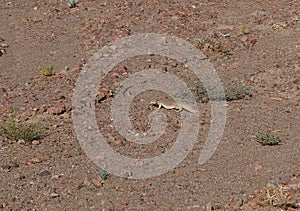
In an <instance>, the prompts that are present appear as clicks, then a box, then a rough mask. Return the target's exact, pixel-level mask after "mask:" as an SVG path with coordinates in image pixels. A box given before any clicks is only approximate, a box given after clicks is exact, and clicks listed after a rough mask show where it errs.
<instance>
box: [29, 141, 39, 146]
mask: <svg viewBox="0 0 300 211" xmlns="http://www.w3.org/2000/svg"><path fill="white" fill-rule="evenodd" d="M31 144H32V145H39V144H40V142H39V141H37V140H33V141H32V142H31Z"/></svg>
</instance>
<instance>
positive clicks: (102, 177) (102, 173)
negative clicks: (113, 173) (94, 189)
mask: <svg viewBox="0 0 300 211" xmlns="http://www.w3.org/2000/svg"><path fill="white" fill-rule="evenodd" d="M108 176H109V174H108V173H107V172H106V171H104V170H100V177H101V179H102V180H106V179H107V178H108Z"/></svg>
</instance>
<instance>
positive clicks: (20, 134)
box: [0, 113, 43, 142]
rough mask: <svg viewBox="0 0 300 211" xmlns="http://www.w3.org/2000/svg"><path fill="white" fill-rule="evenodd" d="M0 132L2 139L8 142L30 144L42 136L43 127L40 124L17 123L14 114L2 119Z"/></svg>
mask: <svg viewBox="0 0 300 211" xmlns="http://www.w3.org/2000/svg"><path fill="white" fill-rule="evenodd" d="M0 132H1V134H2V135H3V136H4V137H6V138H8V139H10V140H15V141H19V140H24V141H25V142H31V141H33V140H36V139H39V138H40V137H41V136H42V132H43V126H42V124H41V123H40V122H38V123H28V122H19V121H18V119H17V114H16V113H14V114H13V115H12V116H10V117H7V118H2V121H1V122H0Z"/></svg>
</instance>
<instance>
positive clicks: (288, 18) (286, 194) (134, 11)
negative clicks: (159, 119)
mask: <svg viewBox="0 0 300 211" xmlns="http://www.w3.org/2000/svg"><path fill="white" fill-rule="evenodd" d="M74 6H75V7H73V8H69V6H68V5H67V2H66V1H63V0H60V1H59V0H49V1H45V0H31V1H29V0H22V1H9V0H0V15H1V19H0V27H1V28H0V29H1V30H0V66H1V72H0V89H1V90H0V97H1V98H0V109H1V114H2V115H1V123H5V119H6V118H9V117H10V116H11V115H12V114H13V112H12V110H11V109H12V108H14V109H16V110H17V111H18V112H17V113H18V117H17V118H18V119H17V121H19V122H27V123H29V122H30V121H36V120H38V121H39V122H40V124H42V125H43V127H44V130H43V135H42V137H41V138H40V139H38V140H35V141H32V142H26V143H24V142H23V141H22V140H11V139H8V138H7V137H6V136H5V135H2V136H1V137H0V153H1V154H0V208H2V209H3V210H257V209H261V210H280V209H284V210H297V209H300V193H299V192H300V165H299V162H300V138H299V137H300V136H299V135H300V124H299V122H300V51H299V48H300V24H299V23H300V22H299V20H300V10H299V8H300V3H299V1H297V0H295V1H283V0H281V1H279V0H274V1H260V0H257V1H186V0H185V1H132V0H129V1H108V0H104V1H98V0H86V1H80V0H79V2H78V4H76V5H74ZM139 33H160V34H169V35H173V36H176V37H179V38H182V39H184V40H186V41H188V42H190V43H191V44H192V45H193V46H194V47H195V48H197V49H199V50H201V51H202V52H203V53H204V54H205V55H207V56H208V58H209V60H210V62H211V63H212V64H213V65H214V67H215V69H216V71H217V73H218V75H219V77H220V79H221V80H222V83H223V86H224V89H225V90H226V93H227V99H228V102H227V109H228V110H227V112H228V113H227V121H226V128H225V132H224V134H223V137H222V140H221V142H220V144H219V146H218V149H217V150H216V152H215V154H214V155H213V156H212V158H211V159H210V160H209V161H208V162H206V163H205V164H203V165H199V164H198V158H199V154H200V152H201V149H202V147H203V142H204V140H205V139H206V137H207V134H208V130H209V127H210V124H211V120H210V118H211V115H210V111H211V110H210V103H209V101H208V100H207V99H206V98H205V92H203V90H201V88H200V87H199V86H197V84H198V85H199V83H200V81H199V79H197V78H196V77H195V75H193V74H192V73H191V72H189V71H188V68H186V67H185V66H184V64H182V63H180V62H177V61H175V60H172V59H168V58H164V57H161V56H157V55H155V56H153V55H145V56H139V57H134V58H132V59H127V60H126V61H124V62H122V63H121V64H119V65H117V66H116V67H115V68H114V69H113V70H112V71H111V72H110V73H109V74H108V75H107V76H106V77H105V80H103V82H102V83H101V86H100V89H99V92H98V95H97V97H96V99H95V108H96V118H97V123H98V125H99V128H100V131H101V133H102V134H105V138H106V139H107V140H108V143H109V144H110V146H111V147H112V148H113V149H114V150H116V151H118V152H119V153H121V154H123V155H126V156H131V157H135V158H145V157H151V156H157V155H159V154H161V153H164V152H165V151H166V150H168V149H170V148H171V147H172V145H173V144H174V140H175V139H176V137H177V135H178V130H180V125H181V122H180V113H178V112H176V111H174V110H162V111H163V112H164V113H165V114H166V116H167V118H168V126H167V128H166V131H165V133H164V134H163V136H162V137H161V138H160V139H159V140H158V141H157V142H155V143H152V144H150V145H149V146H147V145H138V144H134V143H132V142H130V141H126V140H125V139H124V138H122V137H121V135H119V134H118V132H117V131H116V130H115V128H114V126H113V122H112V121H111V116H110V112H109V111H110V105H111V102H112V99H113V98H114V97H115V94H116V90H117V88H118V86H119V85H120V84H121V82H122V81H123V80H125V79H126V78H127V77H128V76H129V75H130V74H132V73H135V72H138V71H139V70H141V69H145V68H146V69H150V68H156V69H159V70H161V71H162V72H168V73H171V74H174V75H176V76H177V77H180V78H181V79H182V81H184V82H185V83H186V84H187V86H188V87H189V88H190V90H191V91H192V93H193V94H195V96H196V100H197V104H198V108H199V112H200V119H201V128H200V131H199V134H198V138H197V142H196V144H195V146H194V148H193V150H192V152H190V153H189V155H188V156H187V158H186V159H185V160H184V161H183V162H182V163H180V165H179V166H177V167H176V168H174V169H173V170H171V171H169V172H167V173H166V174H163V175H161V176H159V177H154V178H150V179H144V180H132V179H130V178H127V179H126V178H121V177H117V176H114V175H108V177H106V175H105V172H103V170H101V169H100V168H98V167H97V166H96V165H95V164H94V163H93V162H92V161H91V160H90V159H89V158H88V157H87V155H86V154H85V152H84V151H83V150H82V148H81V147H80V144H79V142H78V140H77V137H76V134H75V132H74V128H73V124H72V118H71V112H72V101H71V100H72V96H73V91H74V86H75V83H76V80H77V78H78V76H79V74H80V72H81V71H82V69H83V68H84V67H85V64H86V63H87V62H88V60H89V58H90V57H91V56H92V55H93V54H94V53H95V52H96V51H97V50H99V49H101V48H102V47H104V46H106V45H107V44H109V43H111V42H113V41H114V40H117V39H119V38H122V37H126V36H128V35H135V34H139ZM41 65H46V66H53V70H54V73H53V74H52V75H51V76H44V75H43V74H41V73H40V72H38V71H37V70H38V68H39V66H41ZM237 84H243V85H245V86H247V89H248V91H247V92H245V91H243V90H241V89H242V88H241V87H239V85H237ZM232 86H233V88H236V89H237V90H235V91H234V90H232ZM234 86H235V87H234ZM239 91H240V92H242V93H241V94H239ZM229 95H230V96H231V97H230V98H229V97H228V96H229ZM158 97H166V95H164V94H162V93H160V92H156V91H152V92H151V91H149V92H145V93H143V94H141V95H139V96H138V97H137V98H136V99H135V100H134V102H133V103H132V104H131V107H130V108H131V113H130V118H131V120H132V122H133V125H134V127H135V128H136V129H138V130H141V131H146V130H148V129H149V121H148V115H149V114H150V112H151V111H153V110H154V109H155V107H153V106H150V105H149V104H148V101H150V100H152V99H153V98H158ZM257 131H269V132H275V133H277V134H278V135H279V136H280V138H281V142H280V144H279V145H274V146H268V145H266V146H262V145H261V144H259V143H258V142H256V141H255V134H256V132H257Z"/></svg>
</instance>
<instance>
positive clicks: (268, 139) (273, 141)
mask: <svg viewBox="0 0 300 211" xmlns="http://www.w3.org/2000/svg"><path fill="white" fill-rule="evenodd" d="M255 138H256V141H257V142H258V143H260V144H262V145H263V146H265V145H277V144H279V143H280V142H281V139H280V137H279V136H278V134H276V133H270V132H262V131H258V132H257V133H256V135H255Z"/></svg>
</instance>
